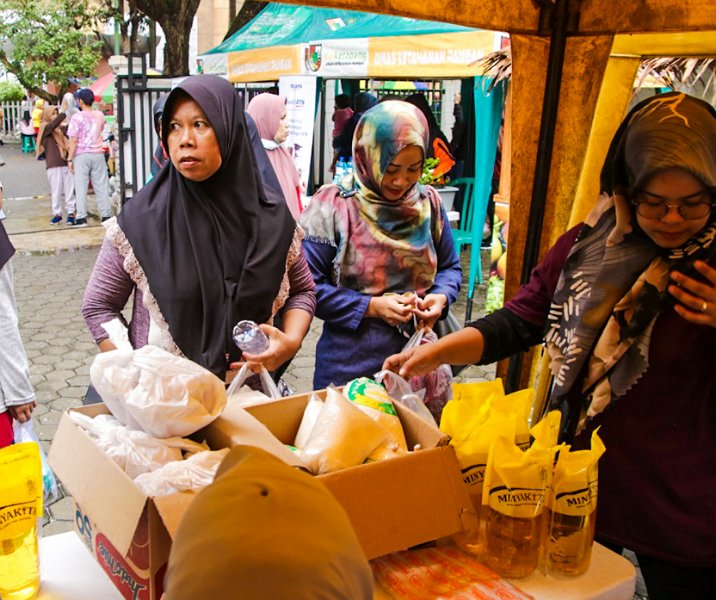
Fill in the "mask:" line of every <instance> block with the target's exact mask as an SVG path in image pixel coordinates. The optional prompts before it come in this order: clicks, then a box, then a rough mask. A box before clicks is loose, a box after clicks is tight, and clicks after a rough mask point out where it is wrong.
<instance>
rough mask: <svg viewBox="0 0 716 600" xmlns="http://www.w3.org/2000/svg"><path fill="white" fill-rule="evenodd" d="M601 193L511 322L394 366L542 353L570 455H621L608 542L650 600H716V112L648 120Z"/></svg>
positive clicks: (512, 307) (608, 172) (694, 110)
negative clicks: (595, 451)
mask: <svg viewBox="0 0 716 600" xmlns="http://www.w3.org/2000/svg"><path fill="white" fill-rule="evenodd" d="M601 189H602V194H601V196H600V197H599V199H598V201H597V203H596V206H595V208H594V210H593V211H592V213H591V214H590V215H589V217H587V219H586V221H585V222H584V224H581V225H578V226H576V227H574V228H572V229H571V230H570V231H568V232H567V233H566V234H564V235H563V236H562V237H560V238H559V239H558V240H557V242H556V244H555V245H554V246H553V247H552V249H551V250H550V251H549V252H547V254H546V256H545V257H544V259H543V260H542V262H541V263H540V264H539V265H538V266H537V267H536V268H535V269H534V271H533V272H532V277H531V279H530V281H529V283H528V284H527V285H525V286H523V287H522V288H520V290H519V291H518V292H517V294H516V295H515V296H514V297H513V298H512V299H511V300H510V301H509V302H508V303H507V304H506V305H505V307H504V308H503V309H501V310H498V311H496V312H494V313H491V314H490V315H488V316H487V317H485V318H483V319H480V320H478V321H476V322H474V323H472V324H471V326H468V327H466V328H465V329H464V330H463V331H461V332H458V333H454V334H451V335H448V336H446V337H444V338H442V339H440V340H439V341H438V342H436V343H435V344H426V345H424V346H421V347H420V348H417V349H415V350H408V351H406V352H403V353H401V354H398V355H396V356H392V357H390V358H388V360H386V362H385V365H384V366H385V368H387V369H391V370H394V371H398V372H400V374H401V375H403V376H404V377H410V376H411V375H417V374H420V373H422V372H426V371H429V370H430V369H431V368H433V366H434V365H437V364H442V363H454V364H465V363H471V362H475V363H480V364H487V363H492V362H495V361H497V360H501V359H503V358H506V357H508V356H510V355H512V354H515V353H517V352H520V351H524V350H526V349H527V348H529V347H530V346H532V345H535V344H537V343H541V342H542V340H543V339H544V340H545V341H546V344H547V351H548V353H549V356H550V357H551V360H552V364H551V370H552V373H553V374H554V375H555V383H554V385H553V388H552V395H551V399H550V406H551V408H553V409H558V410H560V411H561V412H562V423H563V431H562V439H563V440H565V441H568V442H569V441H571V440H572V439H573V446H572V448H573V449H581V448H585V447H588V446H589V440H590V436H591V433H592V432H593V431H594V430H595V429H596V428H597V427H599V428H600V429H599V435H600V436H601V438H602V440H603V441H604V444H605V446H606V448H607V451H606V453H605V454H604V456H603V457H602V458H601V460H600V462H599V501H598V503H597V516H596V538H597V540H599V541H601V542H602V543H606V544H608V545H610V546H611V547H613V548H616V549H617V550H618V549H619V548H621V547H626V548H629V549H631V550H633V551H634V552H635V553H636V555H637V558H638V560H639V566H640V567H641V572H642V574H643V576H644V580H645V582H646V587H647V591H648V595H649V599H650V600H671V599H674V598H688V599H689V600H708V599H712V598H714V597H716V501H714V490H716V462H715V461H714V456H716V402H714V399H716V369H714V348H716V209H715V208H714V202H716V111H714V109H713V107H711V106H710V105H709V104H707V103H706V102H703V101H701V100H698V99H696V98H693V97H691V96H688V95H686V94H682V93H674V92H671V93H668V94H661V95H657V96H653V97H651V98H649V99H648V100H646V101H644V102H641V103H639V104H637V105H636V106H635V107H634V108H633V109H632V110H631V112H630V113H629V114H628V115H627V117H626V119H625V120H624V121H623V123H622V125H621V127H620V128H619V129H618V131H617V133H616V135H615V137H614V140H613V141H612V144H611V147H610V149H609V152H608V154H607V159H606V161H605V164H604V168H603V170H602V178H601ZM545 331H546V332H547V333H546V335H545V334H544V332H545Z"/></svg>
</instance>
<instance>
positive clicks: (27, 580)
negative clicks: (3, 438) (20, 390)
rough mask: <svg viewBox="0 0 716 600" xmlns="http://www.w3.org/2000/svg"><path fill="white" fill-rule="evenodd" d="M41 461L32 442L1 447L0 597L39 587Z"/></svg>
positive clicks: (27, 597) (28, 599) (30, 594)
mask: <svg viewBox="0 0 716 600" xmlns="http://www.w3.org/2000/svg"><path fill="white" fill-rule="evenodd" d="M41 515H42V461H41V458H40V447H39V446H38V445H37V444H36V443H34V442H25V443H22V444H15V445H13V446H8V447H7V448H3V449H2V450H0V598H2V599H3V600H32V599H33V598H35V597H36V596H37V594H38V592H39V590H40V561H39V558H40V555H39V549H38V517H39V516H41Z"/></svg>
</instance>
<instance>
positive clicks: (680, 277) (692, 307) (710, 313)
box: [669, 260, 716, 327]
mask: <svg viewBox="0 0 716 600" xmlns="http://www.w3.org/2000/svg"><path fill="white" fill-rule="evenodd" d="M694 268H695V269H696V270H697V271H698V272H699V273H700V274H701V275H703V277H704V279H705V280H706V281H708V283H703V282H700V281H697V280H696V279H693V278H691V277H688V276H686V275H684V274H683V273H680V272H679V271H673V272H672V273H671V279H672V281H673V282H674V283H672V284H671V285H669V293H670V294H671V295H672V296H674V298H676V299H677V300H678V301H679V302H678V303H677V304H675V305H674V310H675V311H676V312H677V313H679V315H681V316H682V317H683V318H684V319H686V320H687V321H691V322H692V323H697V324H699V325H710V326H711V327H716V269H713V268H711V267H709V266H708V265H707V264H706V263H705V262H703V261H701V260H697V261H696V262H695V263H694Z"/></svg>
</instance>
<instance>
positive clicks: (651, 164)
mask: <svg viewBox="0 0 716 600" xmlns="http://www.w3.org/2000/svg"><path fill="white" fill-rule="evenodd" d="M670 168H681V169H684V170H686V171H688V172H689V173H691V174H692V175H694V176H695V177H696V178H698V179H699V180H700V181H701V182H703V184H704V185H705V186H706V187H707V188H709V189H711V190H712V191H714V192H716V114H715V113H714V110H713V108H711V106H709V105H708V104H706V103H705V102H702V101H701V100H697V99H695V98H692V97H691V96H687V95H685V94H681V93H673V92H672V93H668V94H662V95H659V96H655V97H653V98H650V99H649V100H647V101H645V102H642V103H640V104H639V105H637V106H635V107H634V109H632V111H631V112H630V113H629V115H628V116H627V118H626V119H625V120H624V122H623V123H622V125H621V126H620V128H619V130H618V131H617V133H616V135H615V137H614V140H613V141H612V144H611V147H610V149H609V152H608V155H607V160H606V162H605V166H604V169H603V171H602V190H603V192H602V195H601V197H600V199H599V201H598V203H597V206H596V207H595V209H594V210H593V211H592V213H591V214H590V215H589V217H588V218H587V219H586V221H585V224H584V227H583V228H582V231H581V233H580V235H579V238H578V239H577V241H576V242H575V244H574V246H573V247H572V250H571V252H570V255H569V257H568V259H567V263H566V265H565V267H564V270H563V272H562V274H561V276H560V280H559V283H558V285H557V289H556V291H555V294H554V298H553V302H552V307H551V310H550V315H549V321H548V332H547V334H546V336H545V339H546V341H547V350H548V352H549V354H550V358H551V360H552V362H551V369H552V373H553V374H554V377H555V382H554V387H553V390H552V397H551V401H550V404H551V406H552V407H553V408H561V409H562V411H563V414H567V415H569V417H568V422H567V423H565V431H566V432H569V431H574V428H575V426H579V428H581V427H582V426H583V425H584V422H585V419H586V418H590V417H593V416H595V415H596V414H598V413H600V412H601V411H603V410H604V409H605V408H606V407H607V406H608V405H609V403H610V402H611V401H612V400H613V399H616V398H618V397H620V396H622V395H623V394H625V393H626V392H627V390H629V388H631V386H633V385H634V384H635V383H636V382H637V380H638V379H639V377H641V375H642V374H643V373H644V371H646V369H647V368H648V366H649V364H648V356H649V341H650V338H651V330H652V327H653V324H654V321H655V320H656V317H657V316H658V315H659V313H660V312H661V311H662V310H665V309H667V308H669V307H670V306H671V305H672V304H673V297H672V296H671V295H670V294H668V292H667V291H666V288H667V286H668V283H669V273H670V272H671V271H672V270H673V269H679V270H684V269H685V268H686V266H687V265H690V264H693V262H694V261H695V260H708V259H709V257H711V256H713V253H714V251H716V242H715V241H714V236H715V235H716V220H715V219H714V213H715V212H716V211H714V210H712V216H711V219H710V221H709V222H708V223H707V225H706V226H705V227H704V228H703V229H702V230H701V231H700V232H699V233H698V234H696V235H695V236H693V237H692V238H691V239H690V240H688V242H687V243H686V244H685V245H684V246H682V247H680V248H674V249H664V248H660V247H659V246H657V245H656V244H654V242H652V241H651V239H649V238H648V237H647V236H646V235H645V234H644V233H643V232H642V231H641V230H640V228H639V227H638V225H637V223H636V218H635V216H634V212H633V210H632V208H631V205H630V203H629V195H630V193H631V191H632V190H634V189H635V188H638V187H639V186H640V185H642V184H644V183H645V182H646V181H647V180H648V179H649V178H650V177H651V176H653V175H654V174H656V173H658V172H659V171H663V170H665V169H670ZM585 362H586V366H585ZM581 374H584V381H583V383H582V384H581V391H582V394H583V396H584V401H583V404H582V406H581V414H577V412H578V411H574V410H569V403H568V400H567V396H568V394H569V392H570V390H571V388H572V386H573V385H574V383H575V381H576V380H577V379H578V378H579V377H580V375H581Z"/></svg>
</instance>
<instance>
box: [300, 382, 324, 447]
mask: <svg viewBox="0 0 716 600" xmlns="http://www.w3.org/2000/svg"><path fill="white" fill-rule="evenodd" d="M322 409H323V400H321V399H320V398H319V397H318V394H316V392H313V394H311V399H310V400H309V401H308V404H306V410H304V411H303V418H302V419H301V424H300V425H299V426H298V432H297V433H296V441H294V442H293V445H294V446H295V447H296V448H298V449H299V450H301V449H303V447H304V446H305V445H306V442H307V441H308V437H309V436H310V435H311V431H313V427H314V425H315V424H316V421H317V420H318V415H320V414H321V410H322Z"/></svg>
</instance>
